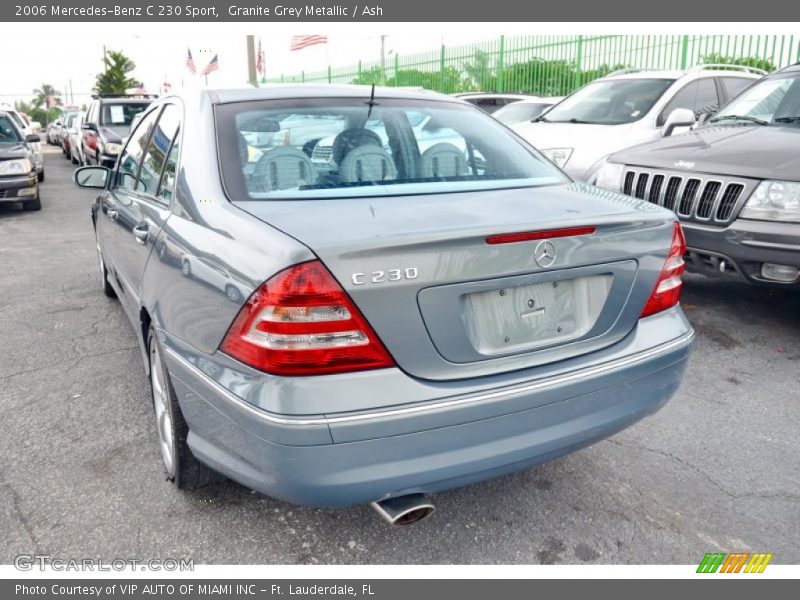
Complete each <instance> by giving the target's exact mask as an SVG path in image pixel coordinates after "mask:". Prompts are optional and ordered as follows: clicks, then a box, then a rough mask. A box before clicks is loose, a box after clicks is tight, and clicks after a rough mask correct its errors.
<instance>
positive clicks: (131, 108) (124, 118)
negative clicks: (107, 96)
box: [100, 102, 148, 126]
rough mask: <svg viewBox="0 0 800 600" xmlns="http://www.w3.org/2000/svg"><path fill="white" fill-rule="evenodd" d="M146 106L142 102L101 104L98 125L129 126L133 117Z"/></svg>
mask: <svg viewBox="0 0 800 600" xmlns="http://www.w3.org/2000/svg"><path fill="white" fill-rule="evenodd" d="M147 106H148V105H147V104H145V103H144V102H136V103H133V102H130V103H123V102H120V103H118V104H116V103H115V104H103V105H102V107H101V111H100V123H101V124H102V125H111V126H129V125H130V124H131V121H132V120H133V117H134V116H135V115H137V114H139V113H140V112H142V111H143V110H144V109H146V108H147Z"/></svg>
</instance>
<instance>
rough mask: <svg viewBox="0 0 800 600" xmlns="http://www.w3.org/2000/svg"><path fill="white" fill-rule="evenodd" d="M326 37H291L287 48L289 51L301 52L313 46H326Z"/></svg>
mask: <svg viewBox="0 0 800 600" xmlns="http://www.w3.org/2000/svg"><path fill="white" fill-rule="evenodd" d="M327 43H328V36H327V35H293V36H292V44H291V45H290V46H289V50H290V51H294V50H302V49H303V48H308V47H309V46H313V45H314V44H327Z"/></svg>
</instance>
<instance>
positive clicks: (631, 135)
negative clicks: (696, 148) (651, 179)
mask: <svg viewBox="0 0 800 600" xmlns="http://www.w3.org/2000/svg"><path fill="white" fill-rule="evenodd" d="M764 75H766V72H765V71H762V70H761V69H755V68H752V67H745V66H739V65H714V64H709V65H699V66H697V67H694V68H692V69H690V70H688V71H648V70H642V69H625V70H622V71H616V72H614V73H611V74H610V75H608V76H606V77H603V78H601V79H596V80H595V81H592V82H591V83H588V84H587V85H585V86H583V87H582V88H580V89H578V90H576V91H575V92H573V93H572V94H571V95H569V96H567V97H566V98H565V99H564V100H562V101H561V102H559V103H558V104H556V105H555V106H554V107H553V108H551V109H550V110H549V111H547V113H546V114H545V115H543V116H542V117H539V118H538V119H536V120H534V121H533V122H526V123H521V124H519V125H515V126H513V127H512V128H513V129H514V130H515V131H516V132H517V133H518V134H520V135H521V136H522V137H523V138H525V139H526V140H527V141H528V142H530V143H531V144H532V145H533V146H535V147H536V148H538V149H539V150H540V151H542V153H544V154H545V155H546V156H547V157H548V158H549V159H550V160H551V161H553V162H554V163H555V164H556V165H558V166H559V167H561V168H562V169H563V170H565V171H566V172H567V173H568V174H569V175H571V176H572V177H574V178H575V179H579V180H582V181H588V182H590V183H593V182H594V179H595V177H596V175H597V170H598V169H599V168H600V166H601V165H602V164H603V161H604V160H605V158H606V157H607V156H609V155H610V154H613V153H614V152H618V151H619V150H623V149H625V148H628V147H630V146H635V145H637V144H642V143H644V142H649V141H651V140H655V139H658V138H660V137H662V136H667V135H671V134H672V132H673V131H674V130H675V129H676V128H678V127H681V128H686V127H690V126H691V125H693V124H694V123H695V121H696V120H697V119H699V118H701V117H703V116H704V115H710V114H712V113H714V112H715V111H716V110H717V109H718V108H719V107H720V106H722V105H723V104H726V103H727V102H728V100H731V99H732V98H733V97H735V96H737V95H738V94H739V93H740V92H741V91H743V90H744V89H745V88H747V87H749V86H750V84H752V83H753V81H755V80H757V79H760V78H761V77H763V76H764Z"/></svg>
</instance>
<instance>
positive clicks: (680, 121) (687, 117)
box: [661, 108, 695, 137]
mask: <svg viewBox="0 0 800 600" xmlns="http://www.w3.org/2000/svg"><path fill="white" fill-rule="evenodd" d="M694 123H695V118H694V112H692V111H691V110H689V109H688V108H676V109H675V110H673V111H672V112H671V113H669V116H668V117H667V120H666V121H664V126H663V127H662V128H661V136H662V137H667V136H670V135H672V132H673V131H675V128H676V127H691V126H692V125H694Z"/></svg>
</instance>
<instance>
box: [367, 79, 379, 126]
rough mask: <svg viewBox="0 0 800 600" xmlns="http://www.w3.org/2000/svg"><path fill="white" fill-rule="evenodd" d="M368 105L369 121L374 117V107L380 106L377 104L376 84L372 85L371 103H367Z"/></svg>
mask: <svg viewBox="0 0 800 600" xmlns="http://www.w3.org/2000/svg"><path fill="white" fill-rule="evenodd" d="M367 104H368V105H369V110H368V111H367V119H369V118H370V116H371V115H372V107H373V106H375V105H376V104H378V103H377V102H375V84H374V83H373V84H372V92H371V93H370V95H369V102H367Z"/></svg>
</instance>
